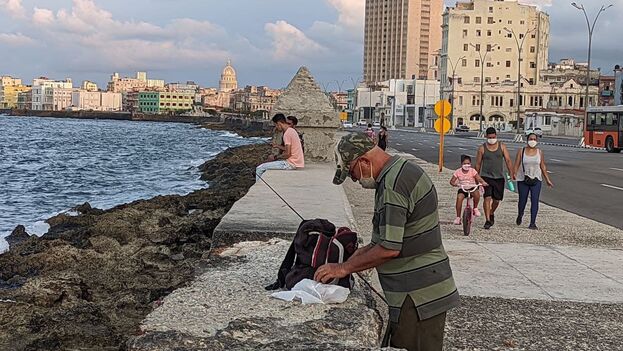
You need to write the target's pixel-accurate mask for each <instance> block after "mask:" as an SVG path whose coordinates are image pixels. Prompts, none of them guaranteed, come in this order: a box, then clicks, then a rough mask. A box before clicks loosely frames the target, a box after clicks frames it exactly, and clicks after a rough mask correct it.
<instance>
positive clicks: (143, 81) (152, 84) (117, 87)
mask: <svg viewBox="0 0 623 351" xmlns="http://www.w3.org/2000/svg"><path fill="white" fill-rule="evenodd" d="M143 90H154V91H164V80H162V79H147V73H146V72H137V73H136V77H135V78H130V77H124V78H121V76H120V75H119V73H116V72H115V73H113V74H112V76H111V77H110V82H108V91H112V92H113V93H123V92H127V91H143Z"/></svg>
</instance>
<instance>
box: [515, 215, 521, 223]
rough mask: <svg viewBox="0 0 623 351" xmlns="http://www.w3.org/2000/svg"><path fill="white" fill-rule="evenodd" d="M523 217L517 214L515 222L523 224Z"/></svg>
mask: <svg viewBox="0 0 623 351" xmlns="http://www.w3.org/2000/svg"><path fill="white" fill-rule="evenodd" d="M521 222H522V220H521V217H519V216H517V219H516V220H515V223H517V225H521Z"/></svg>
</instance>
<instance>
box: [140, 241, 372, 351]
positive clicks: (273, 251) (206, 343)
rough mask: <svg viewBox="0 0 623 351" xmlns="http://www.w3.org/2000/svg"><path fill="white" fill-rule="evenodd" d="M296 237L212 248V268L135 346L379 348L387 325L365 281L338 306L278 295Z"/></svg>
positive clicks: (144, 329)
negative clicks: (274, 286) (279, 272)
mask: <svg viewBox="0 0 623 351" xmlns="http://www.w3.org/2000/svg"><path fill="white" fill-rule="evenodd" d="M288 246H289V241H286V240H281V239H272V240H270V241H267V242H243V243H238V244H236V245H234V246H232V247H230V248H227V249H224V250H219V251H218V252H216V251H215V252H213V255H212V260H213V261H214V262H215V263H216V264H215V265H214V266H213V267H210V268H208V269H207V271H206V272H205V273H204V274H202V275H201V276H199V277H198V278H197V279H196V281H195V282H193V284H192V285H191V286H189V287H187V288H183V289H178V290H176V291H175V292H173V293H172V294H171V295H169V296H168V297H166V298H165V299H164V301H163V303H162V305H161V306H160V307H159V308H157V309H156V310H154V312H152V313H151V314H150V315H149V316H148V317H147V318H146V320H145V321H144V323H143V325H142V326H141V333H142V335H141V336H138V337H136V338H134V339H132V340H130V341H129V343H128V347H129V350H134V351H139V350H140V351H143V350H152V351H153V350H373V349H378V347H377V346H378V342H379V339H380V334H381V330H382V323H381V320H380V317H379V315H378V313H377V312H376V311H375V310H374V309H373V308H372V306H370V304H371V301H372V298H371V297H370V296H369V295H368V294H369V293H368V292H367V290H366V289H364V288H363V287H362V286H360V285H358V286H356V287H355V289H353V291H352V292H351V295H350V296H349V298H348V300H347V301H346V302H345V303H343V304H339V305H302V304H300V303H290V302H284V301H280V300H276V299H273V298H271V297H270V296H269V295H270V292H267V291H266V290H264V288H263V286H265V285H267V284H269V283H271V282H273V281H274V279H275V276H276V269H277V268H278V267H279V264H280V263H281V258H282V256H283V254H284V253H285V252H286V250H287V248H288Z"/></svg>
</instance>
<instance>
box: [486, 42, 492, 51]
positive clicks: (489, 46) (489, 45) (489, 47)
mask: <svg viewBox="0 0 623 351" xmlns="http://www.w3.org/2000/svg"><path fill="white" fill-rule="evenodd" d="M491 49H492V47H491V44H487V52H491Z"/></svg>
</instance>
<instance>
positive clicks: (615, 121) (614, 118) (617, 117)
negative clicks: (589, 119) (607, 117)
mask: <svg viewBox="0 0 623 351" xmlns="http://www.w3.org/2000/svg"><path fill="white" fill-rule="evenodd" d="M613 115H614V116H612V125H613V126H615V127H618V125H619V120H620V119H621V116H622V115H623V114H616V113H613Z"/></svg>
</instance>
